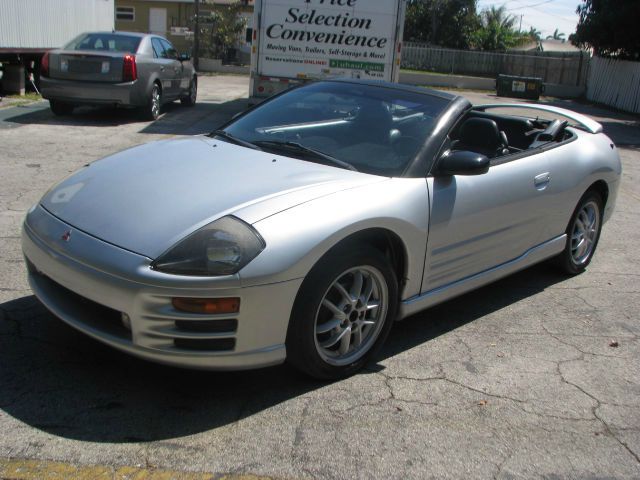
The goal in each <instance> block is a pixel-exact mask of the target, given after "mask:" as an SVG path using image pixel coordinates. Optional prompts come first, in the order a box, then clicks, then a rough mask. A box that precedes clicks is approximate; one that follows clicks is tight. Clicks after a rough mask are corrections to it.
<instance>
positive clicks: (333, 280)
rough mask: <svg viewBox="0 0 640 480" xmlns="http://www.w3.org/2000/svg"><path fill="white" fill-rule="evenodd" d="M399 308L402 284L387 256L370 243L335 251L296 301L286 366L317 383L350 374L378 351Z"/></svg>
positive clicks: (316, 269) (315, 270) (310, 276)
mask: <svg viewBox="0 0 640 480" xmlns="http://www.w3.org/2000/svg"><path fill="white" fill-rule="evenodd" d="M358 278H361V279H362V280H361V281H360V283H359V284H360V288H359V289H358V287H357V285H358ZM338 284H339V285H340V286H341V287H342V289H340V287H339V286H337V285H338ZM347 290H349V291H348V292H347ZM358 291H359V292H360V294H359V295H358V300H357V301H354V300H353V299H354V297H355V295H353V294H357V292H358ZM368 291H370V292H371V293H370V294H369V299H368V300H367V301H365V302H363V300H364V299H365V297H366V295H367V292H368ZM347 296H350V297H351V300H350V301H347V298H346V297H347ZM376 304H377V307H375V306H374V305H376ZM328 305H329V306H328ZM367 307H368V308H367ZM397 309H398V281H397V279H396V275H395V273H394V271H393V269H392V268H391V264H390V262H389V260H388V259H387V258H386V257H385V256H384V255H383V254H382V252H380V251H379V250H377V249H375V248H372V247H370V246H367V245H355V246H353V248H351V249H349V250H346V249H341V250H339V251H335V252H330V253H329V254H327V255H326V256H325V257H324V258H323V259H322V260H320V262H318V264H317V265H316V266H314V267H313V269H312V270H311V272H309V274H308V275H307V277H306V278H305V280H304V282H303V283H302V286H301V287H300V291H299V292H298V295H297V297H296V300H295V303H294V306H293V311H292V314H291V319H290V322H289V329H288V331H287V340H286V347H287V362H289V363H290V364H291V365H293V366H294V367H295V368H297V369H298V370H301V371H302V372H304V373H306V374H308V375H310V376H312V377H315V378H318V379H323V380H332V379H339V378H344V377H347V376H350V375H352V374H354V373H355V372H357V371H358V370H360V369H361V368H362V367H363V366H364V365H366V364H367V362H368V361H369V360H370V359H371V358H372V357H373V356H374V355H375V354H376V353H377V352H378V350H379V349H380V347H381V346H382V344H383V343H384V341H385V340H386V338H387V336H388V335H389V331H390V330H391V327H392V325H393V322H394V320H395V316H396V313H397ZM363 322H371V323H363ZM345 332H346V333H345ZM358 332H359V333H358ZM336 339H338V340H336Z"/></svg>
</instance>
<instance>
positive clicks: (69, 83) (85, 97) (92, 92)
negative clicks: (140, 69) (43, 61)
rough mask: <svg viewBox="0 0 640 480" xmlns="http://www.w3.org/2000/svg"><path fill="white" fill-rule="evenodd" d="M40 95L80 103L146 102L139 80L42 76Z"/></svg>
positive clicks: (134, 104)
mask: <svg viewBox="0 0 640 480" xmlns="http://www.w3.org/2000/svg"><path fill="white" fill-rule="evenodd" d="M40 90H41V93H42V97H43V98H46V99H47V100H58V101H62V102H69V103H74V104H79V105H80V104H81V105H125V106H143V105H145V104H146V101H147V99H146V98H145V95H144V91H143V89H142V86H141V84H140V81H139V80H136V81H133V82H125V83H106V82H81V81H75V80H61V79H56V78H48V77H42V78H41V79H40Z"/></svg>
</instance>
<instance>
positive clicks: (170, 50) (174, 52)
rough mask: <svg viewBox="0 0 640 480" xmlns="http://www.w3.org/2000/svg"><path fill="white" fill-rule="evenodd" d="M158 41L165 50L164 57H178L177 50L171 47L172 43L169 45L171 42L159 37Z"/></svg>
mask: <svg viewBox="0 0 640 480" xmlns="http://www.w3.org/2000/svg"><path fill="white" fill-rule="evenodd" d="M160 42H161V43H162V46H163V47H164V50H165V52H167V57H166V58H173V59H174V60H176V59H177V58H178V51H177V50H176V49H175V48H174V47H173V45H171V43H169V41H168V40H165V39H164V38H161V39H160Z"/></svg>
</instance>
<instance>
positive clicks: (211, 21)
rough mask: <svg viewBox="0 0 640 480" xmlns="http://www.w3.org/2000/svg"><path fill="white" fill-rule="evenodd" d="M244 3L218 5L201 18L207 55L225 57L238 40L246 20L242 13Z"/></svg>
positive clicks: (203, 48) (204, 49) (203, 49)
mask: <svg viewBox="0 0 640 480" xmlns="http://www.w3.org/2000/svg"><path fill="white" fill-rule="evenodd" d="M242 10H243V4H242V3H240V2H236V3H232V4H229V5H221V6H217V8H216V9H215V10H213V11H212V12H211V13H210V14H209V16H208V17H206V18H202V19H201V22H202V23H201V28H200V34H201V37H200V42H201V49H202V51H203V52H204V53H205V55H208V56H210V57H211V58H221V59H225V58H226V57H227V52H228V50H229V49H230V48H232V47H233V46H234V45H235V44H236V43H237V41H238V38H239V35H240V34H241V33H242V32H243V31H244V29H245V27H246V22H245V20H244V18H243V17H242V16H241V15H240V14H241V12H242Z"/></svg>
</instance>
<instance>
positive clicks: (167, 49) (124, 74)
mask: <svg viewBox="0 0 640 480" xmlns="http://www.w3.org/2000/svg"><path fill="white" fill-rule="evenodd" d="M40 74H41V78H40V88H41V90H42V96H43V97H44V98H46V99H47V100H49V104H50V106H51V110H52V111H53V113H54V114H56V115H66V114H70V113H72V112H73V109H74V108H75V107H76V106H80V105H116V106H125V107H136V108H138V109H139V110H140V111H141V112H142V113H143V114H144V116H145V117H146V118H147V119H149V120H155V119H156V118H158V115H160V108H161V107H162V104H163V103H167V102H172V101H174V100H178V99H179V100H180V101H181V102H182V103H183V104H184V105H187V106H193V105H195V103H196V96H197V90H198V78H197V75H196V72H195V69H194V68H193V65H192V64H191V61H190V60H189V57H188V56H187V55H178V52H177V51H176V49H175V48H174V47H173V45H172V44H171V43H170V42H169V41H168V40H167V39H166V38H164V37H160V36H158V35H150V34H142V33H132V32H91V33H83V34H81V35H79V36H78V37H76V38H74V39H73V40H72V41H71V42H69V43H68V44H67V45H65V47H64V48H62V49H59V50H52V51H50V52H47V53H45V55H44V56H43V57H42V64H41V67H40Z"/></svg>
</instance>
